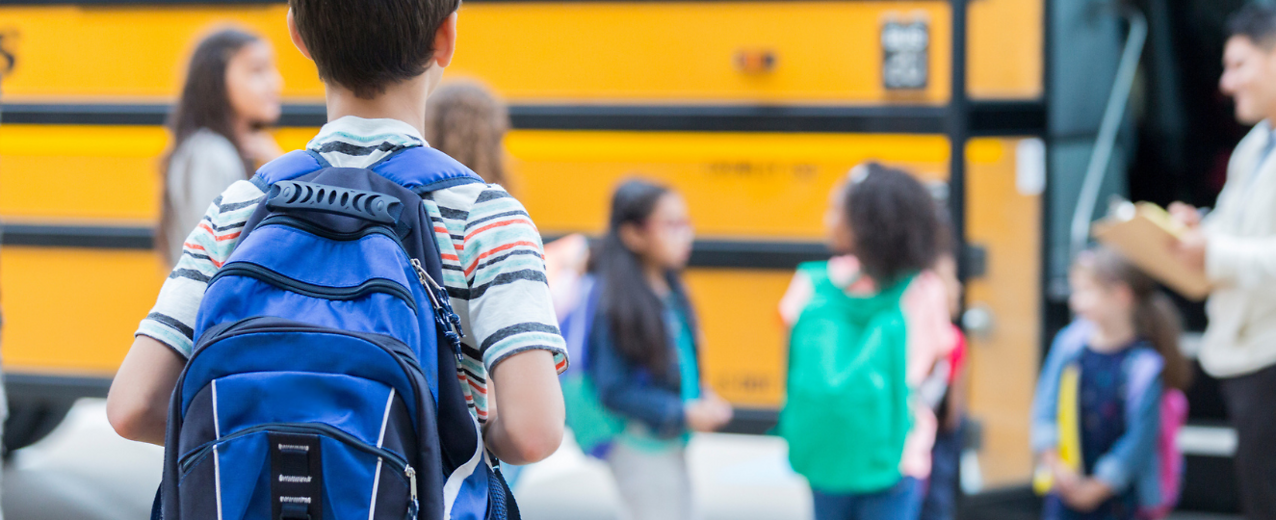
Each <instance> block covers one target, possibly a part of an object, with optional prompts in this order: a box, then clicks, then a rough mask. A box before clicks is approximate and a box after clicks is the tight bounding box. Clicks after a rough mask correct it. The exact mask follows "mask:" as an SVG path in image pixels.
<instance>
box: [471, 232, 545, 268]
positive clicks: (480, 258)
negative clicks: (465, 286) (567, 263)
mask: <svg viewBox="0 0 1276 520" xmlns="http://www.w3.org/2000/svg"><path fill="white" fill-rule="evenodd" d="M519 246H526V247H531V248H535V247H536V243H535V242H531V241H527V240H520V241H518V242H510V243H508V244H505V245H503V246H501V247H496V248H492V249H489V250H487V251H484V252H483V254H481V255H479V256H478V258H475V259H474V261H473V262H470V266H469V267H466V268H465V276H469V275H470V273H473V272H474V270H475V269H478V264H479V262H481V261H483V259H484V258H487V257H489V256H492V255H494V254H497V253H500V252H502V251H508V250H510V249H513V248H516V247H519ZM541 258H542V259H543V258H544V257H543V256H542V257H541Z"/></svg>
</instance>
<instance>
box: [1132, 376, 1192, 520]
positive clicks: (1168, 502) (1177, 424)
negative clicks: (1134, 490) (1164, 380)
mask: <svg viewBox="0 0 1276 520" xmlns="http://www.w3.org/2000/svg"><path fill="white" fill-rule="evenodd" d="M1186 422H1187V396H1185V395H1183V392H1182V391H1181V390H1177V389H1173V388H1171V389H1168V390H1165V392H1164V393H1163V394H1162V396H1161V432H1160V434H1159V435H1157V439H1156V459H1157V461H1158V462H1159V464H1158V468H1159V469H1160V470H1161V474H1160V475H1159V478H1158V479H1157V482H1158V483H1159V484H1160V487H1161V493H1160V496H1161V503H1160V504H1157V505H1156V506H1154V507H1144V508H1141V509H1140V511H1139V518H1141V519H1145V520H1161V519H1164V518H1167V517H1169V516H1170V512H1171V511H1174V506H1176V505H1178V502H1179V490H1180V489H1181V484H1182V478H1183V452H1181V451H1179V447H1178V442H1177V439H1178V435H1179V430H1181V429H1182V428H1183V424H1185V423H1186Z"/></svg>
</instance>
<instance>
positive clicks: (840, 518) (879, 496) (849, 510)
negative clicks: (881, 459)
mask: <svg viewBox="0 0 1276 520" xmlns="http://www.w3.org/2000/svg"><path fill="white" fill-rule="evenodd" d="M923 487H924V486H923V485H922V482H921V481H920V480H917V479H915V478H912V477H904V478H902V479H900V480H899V482H898V483H896V484H895V485H894V486H891V487H890V488H888V489H886V490H883V491H878V492H875V493H825V492H822V491H819V490H817V489H812V490H811V496H812V498H813V499H814V500H813V501H814V504H815V520H917V515H918V513H919V512H920V511H921V501H922V488H923Z"/></svg>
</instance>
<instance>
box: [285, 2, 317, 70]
mask: <svg viewBox="0 0 1276 520" xmlns="http://www.w3.org/2000/svg"><path fill="white" fill-rule="evenodd" d="M288 36H289V37H291V38H292V44H293V46H295V47H297V50H298V51H301V55H302V56H305V57H306V59H308V60H314V58H311V57H310V49H307V48H306V42H305V41H304V40H302V39H301V31H298V30H297V20H296V19H295V18H293V15H292V8H291V7H289V8H288Z"/></svg>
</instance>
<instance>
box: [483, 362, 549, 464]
mask: <svg viewBox="0 0 1276 520" xmlns="http://www.w3.org/2000/svg"><path fill="white" fill-rule="evenodd" d="M494 370H495V371H494V372H492V374H491V375H492V381H491V385H489V387H488V389H489V392H492V393H495V394H496V395H495V396H494V397H495V399H494V401H495V403H496V406H493V407H492V408H491V409H490V410H489V417H491V419H490V420H489V421H488V422H487V430H486V439H487V447H488V448H489V449H491V450H492V453H495V454H496V456H497V458H499V459H501V460H503V461H505V462H508V463H510V464H530V463H532V462H536V461H539V460H542V459H544V458H545V457H548V456H550V455H552V454H553V453H554V451H555V450H557V449H558V446H559V444H561V443H562V439H563V422H564V420H565V418H566V412H565V410H564V408H563V392H562V389H561V388H559V384H558V371H557V370H556V369H555V368H554V355H553V354H552V353H550V352H549V351H546V350H528V351H525V352H520V353H518V354H514V355H512V356H510V357H508V358H506V359H505V360H504V361H502V362H501V364H500V365H497V366H496V367H494ZM497 389H499V390H497ZM498 410H499V412H498Z"/></svg>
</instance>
